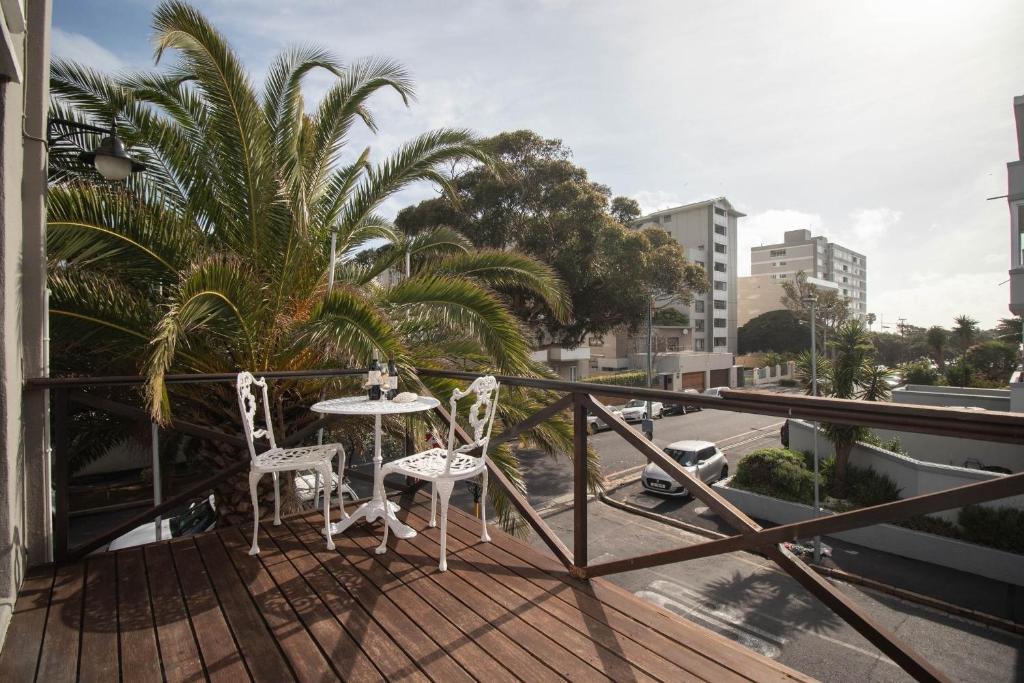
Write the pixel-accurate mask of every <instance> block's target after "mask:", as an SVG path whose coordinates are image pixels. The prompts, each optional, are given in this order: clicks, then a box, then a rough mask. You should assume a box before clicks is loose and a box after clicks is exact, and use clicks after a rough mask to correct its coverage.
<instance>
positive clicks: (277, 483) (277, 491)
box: [273, 472, 281, 526]
mask: <svg viewBox="0 0 1024 683" xmlns="http://www.w3.org/2000/svg"><path fill="white" fill-rule="evenodd" d="M273 475H274V526H281V480H280V479H279V478H278V476H277V475H278V473H277V472H274V473H273Z"/></svg>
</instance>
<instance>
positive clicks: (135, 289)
mask: <svg viewBox="0 0 1024 683" xmlns="http://www.w3.org/2000/svg"><path fill="white" fill-rule="evenodd" d="M153 27H154V30H155V40H156V62H157V67H158V69H159V70H154V71H151V72H142V73H130V74H124V75H117V76H108V75H105V74H102V73H99V72H97V71H96V70H94V69H91V68H89V67H88V66H84V65H81V64H76V63H74V62H70V61H64V60H54V62H53V65H52V71H51V92H52V95H53V97H54V101H53V108H54V110H55V112H56V113H59V114H60V115H61V116H62V117H65V118H72V119H76V120H82V121H89V122H94V123H97V122H107V124H109V121H110V120H111V118H112V117H113V118H114V120H116V123H117V126H118V130H119V133H120V134H121V135H122V136H123V138H124V139H125V141H126V143H127V144H128V145H129V146H130V147H131V149H132V150H133V153H136V154H138V155H139V156H140V157H141V158H142V161H144V162H145V163H146V171H145V173H142V174H139V175H136V176H133V177H132V178H131V179H130V180H129V181H128V183H127V184H123V183H122V184H117V185H115V184H111V183H106V182H103V181H101V180H100V179H99V178H98V177H97V176H95V175H90V174H89V173H88V172H87V170H86V169H83V168H81V167H80V166H76V165H75V160H74V159H67V158H65V159H59V158H58V159H55V160H54V168H53V171H52V174H51V179H52V182H53V185H52V187H51V190H50V194H49V199H48V220H49V234H48V244H47V248H48V259H49V287H50V290H51V292H52V298H51V315H52V319H53V329H54V337H55V342H54V355H55V365H56V366H58V367H59V368H60V369H62V370H64V371H66V372H72V373H82V374H92V373H103V372H107V373H109V372H112V371H116V372H119V373H121V374H124V373H126V372H132V371H141V372H142V373H143V374H144V375H145V377H146V386H145V398H146V400H147V403H148V406H149V409H150V411H151V413H152V416H153V418H154V419H155V420H157V421H158V422H166V421H168V420H170V419H171V404H172V402H171V400H170V399H171V397H172V395H173V397H174V401H173V405H174V411H175V416H180V415H181V414H182V413H184V417H185V418H187V419H188V420H191V421H196V422H201V423H213V424H218V425H220V426H221V427H227V428H231V427H237V423H238V421H239V418H238V415H237V404H236V403H235V402H234V399H233V394H232V392H231V389H230V388H228V387H218V386H212V387H211V386H210V385H204V387H203V388H202V389H197V388H195V387H192V388H188V387H183V386H181V385H173V386H171V385H168V384H167V383H166V382H165V377H166V376H167V374H168V373H172V372H203V373H209V372H230V371H235V370H238V369H241V368H244V369H248V370H252V371H254V372H260V371H266V370H271V369H273V370H298V369H311V368H324V367H365V366H366V365H367V364H368V363H369V362H370V359H371V358H372V357H374V356H375V355H379V356H382V357H393V358H395V359H396V360H397V361H398V362H399V365H400V367H402V368H403V369H404V370H405V371H406V376H407V377H408V376H409V374H408V369H409V368H411V367H413V366H434V367H452V366H457V367H459V368H463V369H469V370H474V371H481V372H483V371H490V372H498V373H503V374H511V375H528V374H537V373H542V372H543V369H542V368H539V367H537V366H535V365H534V364H533V363H532V362H531V360H530V349H529V345H528V342H527V339H526V337H525V335H524V332H523V329H522V327H521V325H520V323H519V322H518V321H517V319H516V317H515V316H514V315H513V314H512V313H511V311H510V308H509V300H510V297H511V296H512V295H513V294H515V293H520V292H528V293H529V294H530V296H532V297H535V298H537V299H538V300H540V301H543V302H544V303H545V305H546V306H547V308H548V309H549V310H550V311H552V312H553V314H554V315H555V316H558V317H560V318H561V319H563V320H566V319H568V317H569V306H568V297H567V296H566V293H565V288H564V286H563V285H562V283H561V282H560V280H559V279H558V277H557V276H556V275H555V274H554V272H553V271H552V269H551V268H549V267H548V266H546V265H544V264H542V263H540V262H538V261H536V260H534V259H532V258H530V257H528V256H525V255H523V254H521V253H518V252H515V251H512V250H493V249H475V250H472V249H470V248H469V245H468V244H467V243H466V242H465V240H463V239H461V238H459V237H458V236H454V235H452V234H451V233H450V231H449V232H446V231H444V230H435V231H429V232H425V233H423V234H420V235H417V236H416V237H415V238H412V239H409V240H406V239H405V238H402V237H399V236H397V235H396V233H395V231H394V229H393V226H392V225H391V224H390V223H389V221H388V220H386V219H385V218H384V217H383V216H382V215H381V214H380V213H379V209H380V207H381V204H382V203H383V202H384V201H385V200H386V199H387V198H389V197H391V196H393V195H394V194H395V193H396V192H398V191H400V190H402V189H403V188H405V187H407V186H409V185H410V184H411V183H415V182H420V181H427V182H431V183H434V184H436V185H437V186H438V187H439V188H440V189H441V190H442V192H446V193H451V192H452V190H453V186H452V180H451V178H450V177H449V176H448V175H447V174H446V173H445V170H446V169H450V168H451V167H452V165H454V164H458V163H461V162H465V161H473V162H475V163H480V164H484V165H490V164H492V163H493V160H492V158H491V157H490V156H489V155H488V154H487V153H486V152H485V151H484V150H483V149H482V148H481V146H480V144H479V143H478V141H477V139H476V138H475V137H474V136H473V135H472V134H471V133H469V132H468V131H465V130H453V129H441V130H434V131H430V132H427V133H424V134H422V135H420V136H418V137H416V138H414V139H412V140H410V141H408V142H405V143H404V144H401V145H399V146H398V147H397V149H395V150H394V151H393V152H391V153H390V154H389V155H386V156H384V157H383V158H381V159H379V160H374V157H373V155H372V154H371V152H370V150H369V149H363V150H350V149H349V146H348V144H347V143H348V141H349V139H350V138H351V137H352V134H353V132H354V130H355V127H356V126H359V125H361V126H363V127H365V128H366V129H368V130H369V131H371V132H376V131H377V120H376V118H375V116H374V114H373V111H372V109H371V107H370V100H371V97H372V96H374V95H375V94H378V93H381V92H382V91H390V92H391V93H394V94H395V95H397V96H398V97H399V98H401V100H402V101H404V102H406V103H408V102H409V101H410V100H411V99H412V97H413V85H412V82H411V80H410V78H409V75H408V73H407V72H406V70H405V69H404V68H403V67H402V66H401V65H399V64H397V63H395V62H391V61H388V60H384V59H369V60H363V61H354V62H351V63H347V64H346V63H343V62H342V61H341V60H339V59H338V58H337V57H335V56H334V55H332V54H331V53H329V52H328V51H326V50H322V49H320V48H317V47H308V46H304V47H296V48H292V49H290V50H287V51H285V52H283V53H282V54H280V55H279V56H278V57H277V58H276V59H275V60H274V61H273V62H272V63H271V65H270V67H269V71H268V73H267V76H266V80H265V82H264V83H263V85H262V88H257V87H256V86H255V85H254V84H253V83H252V81H251V80H250V77H249V75H248V72H247V71H246V69H245V67H244V66H243V64H242V63H241V61H240V60H239V58H238V56H237V55H236V53H235V52H234V51H233V50H232V48H231V46H230V45H229V44H228V42H227V41H226V39H225V38H224V36H223V35H222V34H221V33H219V32H218V31H217V30H216V28H215V27H214V26H213V25H211V24H210V22H209V21H207V19H206V18H205V17H204V16H203V15H202V14H201V13H200V12H199V11H198V10H196V9H195V8H193V7H191V6H190V5H188V4H186V3H184V2H179V1H170V2H163V3H161V4H160V5H159V6H158V7H157V8H156V10H155V11H154V15H153ZM160 67H163V68H160ZM315 71H318V72H323V73H326V74H327V75H329V76H330V79H331V83H330V86H329V87H328V89H327V91H326V92H325V94H324V95H323V97H322V98H321V99H320V100H319V101H318V102H316V103H307V102H306V101H305V99H304V94H303V86H304V83H305V79H306V78H307V77H308V76H309V75H310V74H311V73H313V72H315ZM332 233H333V236H334V238H335V239H334V243H335V244H336V248H335V255H336V256H337V257H338V261H339V263H338V266H337V267H336V268H335V269H333V270H334V272H331V271H332V268H331V263H332V261H333V259H332V258H331V256H332V255H331V253H330V248H329V246H328V245H330V244H331V243H332V240H331V236H332ZM373 240H378V241H376V242H374V241H373ZM379 240H383V243H384V244H385V248H383V249H379V250H376V251H374V252H371V253H372V258H364V259H357V258H353V254H355V253H357V252H359V251H361V250H365V248H366V247H367V246H368V245H373V244H380V243H381V242H380V241H379ZM406 254H408V259H409V269H408V273H406V272H405V271H406V269H405V263H404V262H405V259H406ZM394 272H399V273H401V276H400V277H385V275H387V274H392V273H394ZM332 276H333V279H332ZM423 382H424V383H425V384H426V386H428V387H429V388H430V389H431V390H433V391H435V392H437V393H439V394H442V395H443V394H445V392H447V391H449V390H450V389H451V385H450V383H446V382H443V381H440V380H429V381H428V380H426V379H424V380H423ZM309 386H310V385H309V384H299V383H294V382H278V383H275V384H274V391H273V395H272V403H273V404H274V409H275V419H276V420H278V421H279V422H280V424H281V426H284V425H288V426H293V425H296V424H301V423H302V422H303V421H307V420H309V419H311V418H310V416H309V414H308V410H306V408H305V407H304V406H306V405H308V403H309V399H310V397H311V393H310V392H311V390H309V388H308V387H309ZM349 388H350V389H351V388H356V385H350V386H349ZM320 390H321V387H319V386H317V387H315V388H314V390H312V391H313V393H316V392H318V391H320ZM502 397H503V398H502V404H501V407H500V413H499V417H500V418H501V420H500V421H499V423H498V424H497V425H496V427H495V431H496V432H497V431H498V430H500V429H501V428H502V426H501V425H502V424H508V423H509V422H510V421H511V422H514V421H515V420H516V419H518V418H521V417H522V416H523V415H525V414H528V412H529V409H530V408H532V407H536V406H537V405H538V402H539V401H542V400H543V399H544V398H545V397H544V396H543V395H538V394H537V392H526V391H524V390H508V391H503V392H502ZM363 428H364V429H365V426H364V427H363ZM525 441H526V442H527V443H530V444H532V445H535V446H539V447H541V448H543V449H545V450H548V451H550V452H551V453H558V452H571V443H572V438H571V428H570V427H569V425H568V423H567V422H566V420H565V419H556V420H553V421H549V422H548V423H545V424H544V425H542V426H541V427H539V428H537V429H535V430H532V431H530V432H529V433H528V434H527V435H526V436H525ZM208 451H209V449H208ZM207 455H208V456H209V457H211V458H213V460H214V461H215V463H216V464H217V465H223V464H225V462H226V461H230V460H231V459H233V458H237V457H242V456H241V455H240V454H238V453H236V452H234V451H232V452H230V453H226V452H218V451H216V449H213V452H212V454H211V453H210V452H207ZM492 457H493V458H494V459H495V461H496V462H497V463H498V464H499V465H500V466H501V467H503V468H504V469H505V470H506V472H507V473H508V475H509V476H510V478H511V479H512V480H513V481H515V482H517V483H519V485H522V484H521V477H519V474H518V470H517V464H516V461H515V458H514V457H513V455H512V452H511V451H510V450H509V448H508V446H505V447H503V448H499V449H496V450H495V451H493V452H492ZM591 465H592V467H591V483H592V484H596V483H597V481H598V477H599V474H598V473H597V470H596V464H594V463H591ZM243 487H244V483H243ZM285 488H286V489H287V488H288V487H285ZM492 490H493V489H492ZM218 493H219V496H218V499H219V500H220V503H221V512H231V511H232V507H233V506H235V505H236V504H237V505H239V506H243V507H244V506H246V505H247V503H245V502H244V501H245V496H244V493H243V492H242V491H241V490H240V489H233V488H230V487H226V488H225V489H223V490H220V491H219V492H218ZM495 502H496V505H497V510H498V512H499V514H500V515H503V516H504V520H503V521H506V522H508V521H509V519H510V517H509V516H508V507H507V506H506V505H503V503H504V502H505V501H503V500H496V501H495Z"/></svg>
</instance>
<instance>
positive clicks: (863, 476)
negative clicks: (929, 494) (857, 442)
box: [829, 465, 900, 507]
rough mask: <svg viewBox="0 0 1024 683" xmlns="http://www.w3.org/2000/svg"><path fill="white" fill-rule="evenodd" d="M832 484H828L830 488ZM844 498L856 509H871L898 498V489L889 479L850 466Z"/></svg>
mask: <svg viewBox="0 0 1024 683" xmlns="http://www.w3.org/2000/svg"><path fill="white" fill-rule="evenodd" d="M831 484H832V482H829V485H830V486H829V488H831ZM846 497H847V498H848V499H849V500H850V502H851V503H853V504H854V505H856V506H857V507H871V506H872V505H881V504H882V503H890V502H892V501H894V500H899V498H900V488H899V487H898V486H897V485H896V482H895V481H893V480H892V479H891V478H890V477H888V476H886V475H884V474H879V473H878V472H875V471H874V470H873V469H871V468H870V467H856V466H854V465H850V466H849V469H848V470H847V473H846Z"/></svg>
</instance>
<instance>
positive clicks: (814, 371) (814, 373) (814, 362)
mask: <svg viewBox="0 0 1024 683" xmlns="http://www.w3.org/2000/svg"><path fill="white" fill-rule="evenodd" d="M804 302H805V303H807V304H810V307H811V396H815V397H817V395H818V338H817V325H816V318H817V316H816V310H815V308H816V306H815V305H816V304H817V302H818V299H817V297H815V296H814V295H813V294H811V295H808V296H807V297H806V298H805V299H804ZM813 427H814V437H813V438H814V516H815V517H820V516H821V499H820V495H819V491H818V470H819V467H818V423H817V421H815V422H814V423H813ZM820 561H821V536H815V537H814V562H815V564H817V563H818V562H820Z"/></svg>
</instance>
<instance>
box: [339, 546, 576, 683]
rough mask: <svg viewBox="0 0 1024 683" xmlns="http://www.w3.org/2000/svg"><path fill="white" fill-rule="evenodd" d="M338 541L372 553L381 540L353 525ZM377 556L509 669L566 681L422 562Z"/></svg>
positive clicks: (393, 555) (527, 676)
mask: <svg viewBox="0 0 1024 683" xmlns="http://www.w3.org/2000/svg"><path fill="white" fill-rule="evenodd" d="M338 540H341V541H343V542H344V543H345V545H344V546H343V547H348V542H354V543H355V544H356V545H357V546H358V547H360V548H362V549H363V551H364V552H368V553H373V549H374V548H376V547H377V545H378V544H379V543H380V539H379V538H377V537H375V536H374V535H373V534H372V532H371V531H368V530H366V528H365V527H362V526H357V527H354V528H351V529H349V530H348V531H347V532H346V533H344V534H340V535H339V536H338ZM335 542H336V543H337V542H338V541H337V540H336V541H335ZM374 558H375V559H376V560H377V561H378V562H381V563H382V564H384V566H386V567H388V568H389V569H390V570H391V571H392V572H394V573H395V575H396V576H399V577H400V578H401V579H402V581H403V583H405V585H406V586H409V587H411V588H412V589H413V590H415V592H416V593H417V594H419V595H422V596H423V598H424V600H426V601H427V602H429V603H430V604H431V605H433V606H434V607H435V608H436V609H437V610H438V611H440V612H441V613H443V614H444V615H445V617H447V618H448V619H449V620H450V621H451V622H452V623H453V624H454V625H455V626H456V627H457V628H458V629H459V630H460V631H461V632H462V633H463V634H465V636H466V637H467V638H468V639H470V641H472V642H476V643H479V644H480V646H481V647H482V648H483V649H484V650H486V651H487V652H488V653H489V654H490V655H491V656H492V657H494V658H495V660H496V661H498V662H504V663H506V668H509V670H510V671H513V672H514V673H515V674H516V675H517V676H519V677H520V678H522V680H526V681H531V682H532V681H561V680H564V679H563V677H561V676H559V675H557V674H556V673H555V672H554V671H553V670H552V669H550V668H548V667H547V666H546V665H545V664H544V663H543V662H541V661H540V660H539V659H537V658H536V657H535V656H534V655H533V654H532V653H530V652H529V651H528V650H526V649H524V648H523V647H521V646H520V645H519V644H518V643H517V642H516V641H515V640H514V639H512V638H510V637H509V636H507V635H506V634H505V633H504V632H502V631H501V630H500V629H497V628H494V626H493V625H492V624H490V623H489V622H488V621H487V620H485V619H484V618H482V617H481V616H479V615H478V614H477V613H476V612H474V611H473V610H472V609H470V608H469V607H467V606H466V605H465V604H464V603H462V602H461V601H459V600H458V599H457V598H456V597H455V596H453V595H451V594H450V593H448V592H447V591H446V590H444V588H442V587H441V586H440V585H439V584H437V583H436V582H434V581H433V580H431V579H430V577H429V576H428V575H427V573H426V571H424V570H423V569H421V568H420V566H419V565H415V564H413V563H411V562H409V561H408V560H407V559H406V558H405V557H404V556H403V555H401V554H399V553H393V552H389V553H386V554H385V555H374Z"/></svg>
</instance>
